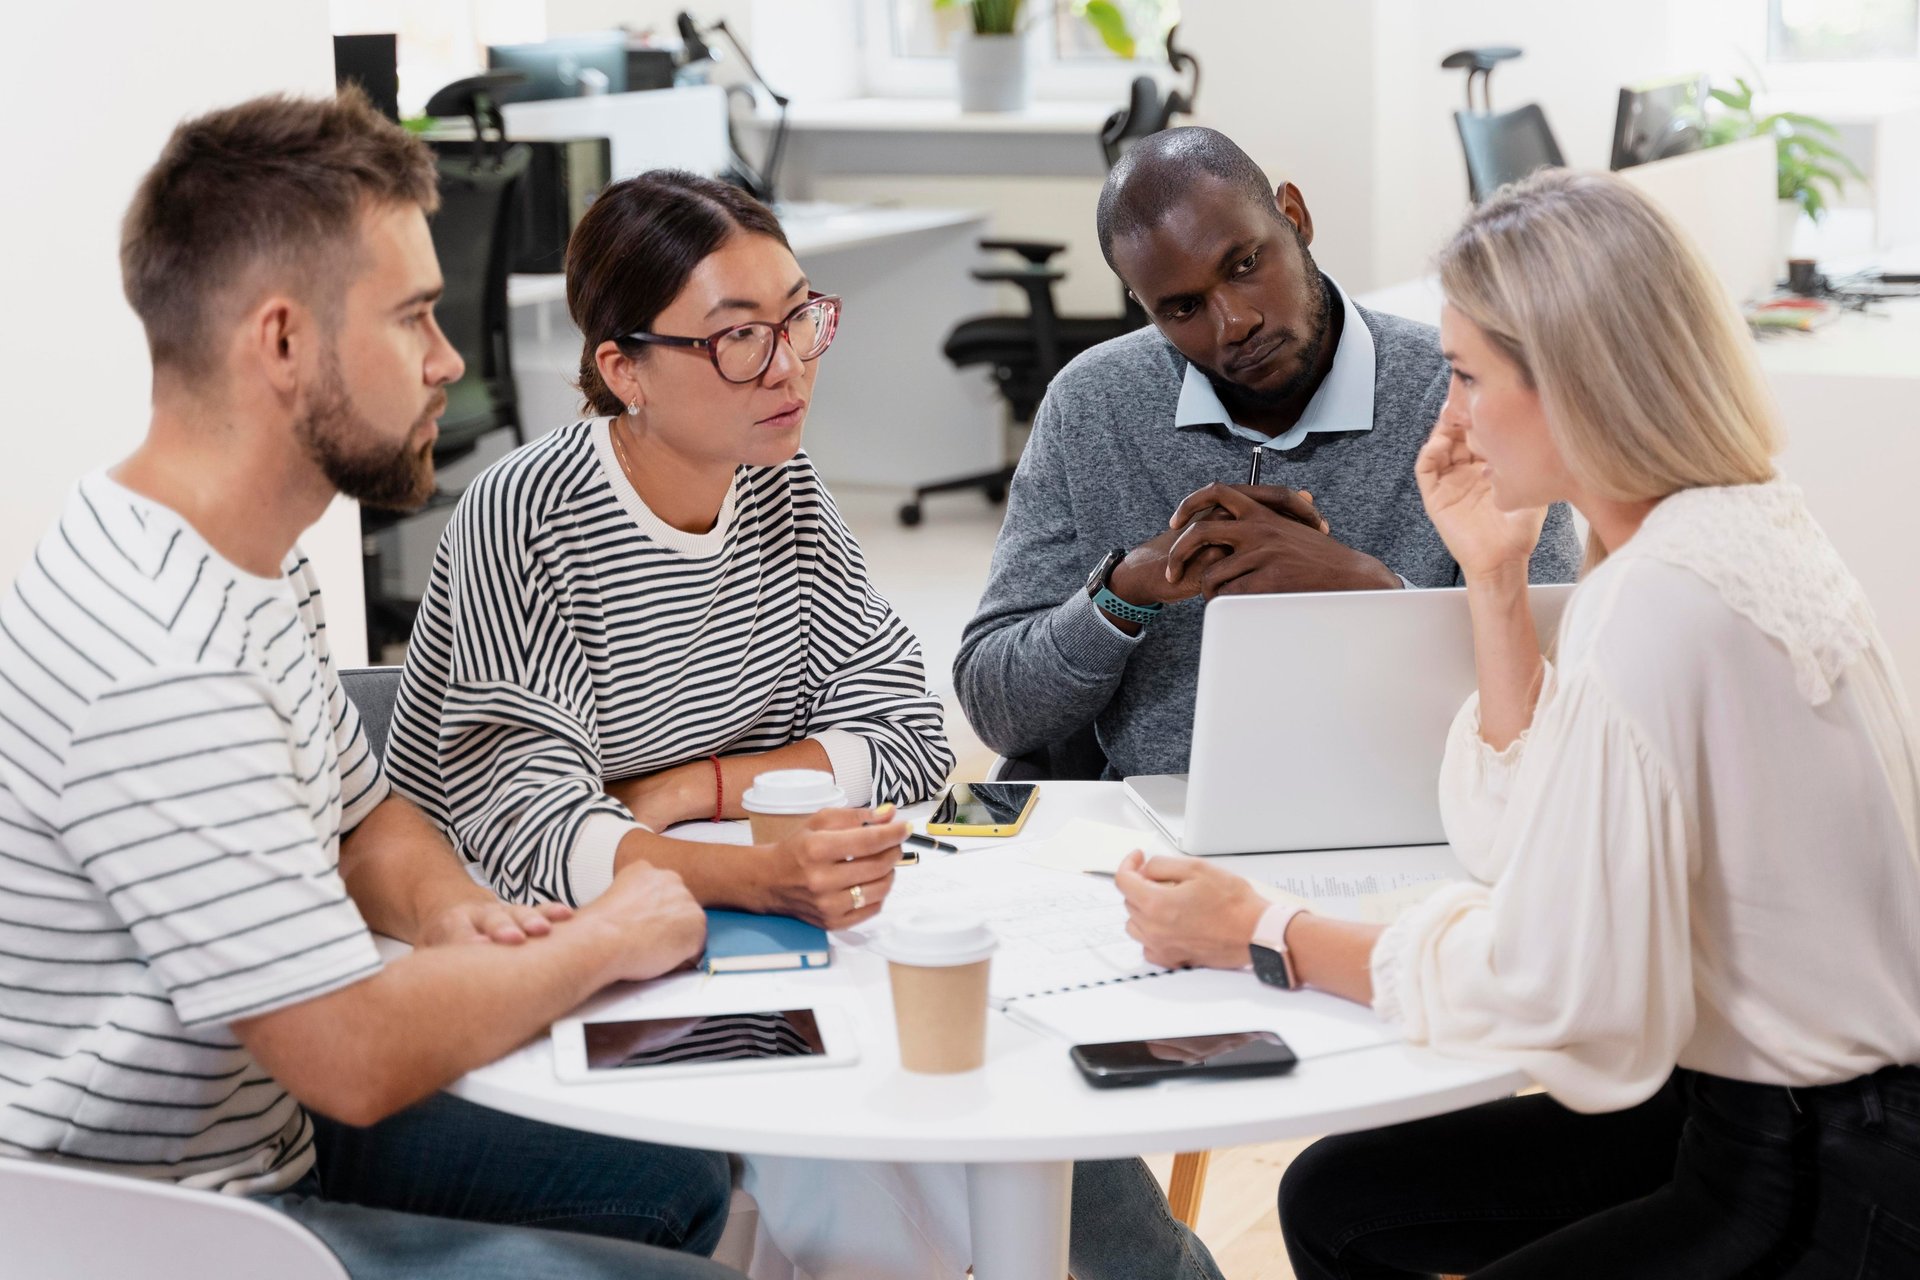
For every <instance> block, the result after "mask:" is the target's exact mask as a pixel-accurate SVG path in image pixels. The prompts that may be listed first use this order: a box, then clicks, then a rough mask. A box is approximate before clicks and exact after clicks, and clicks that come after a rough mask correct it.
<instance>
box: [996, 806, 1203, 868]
mask: <svg viewBox="0 0 1920 1280" xmlns="http://www.w3.org/2000/svg"><path fill="white" fill-rule="evenodd" d="M1135 849H1139V850H1141V851H1143V852H1144V853H1146V854H1147V856H1148V857H1153V856H1156V855H1163V854H1174V849H1173V846H1171V845H1169V844H1168V843H1167V841H1166V839H1165V837H1163V836H1162V835H1161V834H1160V833H1159V832H1157V831H1142V830H1139V829H1137V828H1134V827H1119V826H1115V825H1113V824H1112V823H1110V822H1091V821H1089V820H1087V819H1086V818H1075V819H1074V820H1073V821H1071V822H1069V823H1067V825H1066V826H1064V827H1062V828H1060V830H1059V831H1057V832H1055V833H1054V834H1053V835H1051V836H1049V837H1047V838H1046V839H1045V840H1035V841H1033V842H1032V843H1029V844H1023V845H1021V846H1020V847H1019V849H1018V850H1017V853H1018V856H1019V858H1020V860H1021V861H1022V862H1025V863H1029V864H1031V865H1033V866H1036V867H1045V868H1047V869H1048V870H1050V871H1082V872H1086V873H1087V874H1089V875H1097V876H1110V875H1113V874H1114V873H1115V872H1117V871H1118V870H1120V864H1121V863H1122V862H1124V861H1125V860H1126V857H1127V855H1128V854H1130V853H1132V852H1133V851H1134V850H1135ZM1175 856H1185V855H1175Z"/></svg>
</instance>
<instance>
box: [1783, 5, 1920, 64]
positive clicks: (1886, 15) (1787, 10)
mask: <svg viewBox="0 0 1920 1280" xmlns="http://www.w3.org/2000/svg"><path fill="white" fill-rule="evenodd" d="M1915 57H1920V0H1768V3H1767V60H1768V61H1769V62H1776V63H1778V62H1870V61H1879V60H1883V59H1888V58H1908V59H1911V58H1915Z"/></svg>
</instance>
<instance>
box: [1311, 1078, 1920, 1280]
mask: <svg viewBox="0 0 1920 1280" xmlns="http://www.w3.org/2000/svg"><path fill="white" fill-rule="evenodd" d="M1280 1226H1281V1230H1282V1231H1283V1232H1284V1234H1285V1237H1286V1242H1287V1252H1288V1254H1289V1256H1290V1257H1291V1258H1292V1260H1293V1269H1294V1273H1295V1274H1296V1275H1297V1276H1298V1277H1299V1278H1300V1280H1336V1278H1337V1280H1387V1278H1388V1277H1395V1278H1399V1277H1408V1276H1430V1275H1433V1274H1435V1273H1460V1274H1468V1275H1472V1276H1474V1277H1476V1278H1480V1277H1484V1278H1485V1280H1518V1278H1519V1277H1551V1278H1552V1280H1579V1278H1580V1277H1588V1276H1591V1277H1596V1278H1597V1277H1605V1278H1606V1280H1666V1278H1668V1277H1671V1278H1672V1280H1721V1278H1722V1277H1735V1276H1738V1277H1743V1278H1747V1277H1752V1278H1754V1280H1759V1278H1761V1277H1781V1278H1787V1280H1813V1278H1815V1277H1820V1278H1822V1280H1824V1278H1826V1277H1833V1278H1834V1280H1880V1278H1885V1280H1893V1278H1894V1277H1900V1278H1901V1280H1913V1278H1915V1277H1920V1068H1917V1067H1889V1068H1887V1069H1886V1070H1884V1071H1880V1072H1878V1073H1876V1074H1874V1075H1870V1076H1863V1077H1861V1078H1860V1079H1858V1080H1853V1081H1849V1082H1847V1083H1845V1084H1837V1085H1828V1086H1825V1087H1822V1088H1817V1089H1784V1088H1778V1087H1774V1086H1767V1085H1754V1084H1744V1083H1741V1082H1738V1081H1733V1080H1724V1079H1721V1078H1719V1077H1717V1076H1708V1075H1701V1074H1698V1073H1695V1072H1690V1071H1679V1072H1675V1073H1674V1076H1673V1078H1672V1079H1671V1080H1669V1081H1668V1082H1667V1084H1666V1085H1665V1086H1664V1087H1663V1088H1662V1089H1661V1090H1660V1092H1659V1093H1658V1094H1656V1095H1654V1097H1653V1098H1652V1099H1651V1100H1649V1101H1648V1102H1646V1103H1643V1104H1642V1105H1640V1106H1638V1107H1634V1108H1632V1109H1631V1110H1628V1111H1618V1112H1612V1113H1609V1114H1604V1115H1581V1114H1579V1113H1577V1112H1573V1111H1569V1110H1567V1109H1566V1108H1565V1107H1563V1106H1561V1105H1560V1104H1559V1103H1557V1102H1555V1101H1553V1100H1552V1099H1551V1098H1548V1097H1546V1096H1544V1095H1529V1096H1527V1097H1521V1098H1507V1099H1503V1100H1502V1101H1499V1102H1495V1103H1490V1104H1489V1105H1487V1106H1483V1107H1475V1108H1473V1109H1471V1110H1468V1111H1461V1112H1456V1113H1454V1114H1452V1115H1446V1116H1436V1117H1434V1118H1433V1119H1431V1120H1420V1121H1416V1122H1414V1123H1412V1124H1404V1125H1396V1126H1394V1127H1392V1128H1388V1129H1376V1130H1373V1131H1371V1132H1367V1133H1355V1134H1347V1135H1343V1136H1341V1137H1337V1138H1327V1139H1324V1140H1322V1141H1320V1142H1317V1143H1315V1144H1314V1145H1313V1146H1311V1147H1309V1148H1308V1149H1307V1150H1306V1151H1305V1152H1304V1153H1302V1155H1301V1156H1300V1157H1299V1158H1298V1159H1297V1160H1295V1161H1294V1162H1293V1165H1292V1166H1291V1167H1290V1168H1289V1169H1288V1170H1287V1174H1286V1177H1285V1178H1284V1179H1282V1180H1281V1183H1280Z"/></svg>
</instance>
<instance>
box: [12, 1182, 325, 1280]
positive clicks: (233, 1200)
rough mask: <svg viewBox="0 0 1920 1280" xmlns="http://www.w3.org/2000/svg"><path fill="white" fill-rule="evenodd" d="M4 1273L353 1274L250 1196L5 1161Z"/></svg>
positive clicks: (91, 1278)
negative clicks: (195, 1189)
mask: <svg viewBox="0 0 1920 1280" xmlns="http://www.w3.org/2000/svg"><path fill="white" fill-rule="evenodd" d="M0 1241H5V1242H6V1243H5V1244H4V1246H0V1249H3V1250H4V1253H5V1258H6V1260H5V1263H4V1264H3V1265H0V1271H4V1272H5V1273H6V1274H7V1275H9V1276H20V1277H22V1278H23V1280H24V1278H25V1277H29V1276H30V1277H32V1278H33V1280H99V1278H100V1277H102V1276H139V1277H141V1278H142V1280H259V1278H260V1277H262V1276H272V1277H273V1280H348V1277H347V1272H346V1268H344V1267H342V1266H341V1265H340V1261H339V1259H337V1258H335V1257H334V1256H333V1254H332V1252H331V1251H329V1250H328V1249H327V1247H326V1246H325V1245H324V1244H321V1243H320V1240H319V1238H318V1237H316V1236H314V1235H313V1234H312V1233H311V1232H309V1231H307V1230H306V1229H305V1228H303V1227H301V1226H300V1225H299V1224H298V1223H296V1222H294V1221H293V1219H291V1218H288V1217H285V1216H283V1215H281V1214H278V1213H275V1212H274V1211H273V1210H271V1209H268V1208H266V1207H264V1206H262V1205H258V1204H255V1203H253V1202H252V1201H251V1200H244V1199H240V1198H238V1197H235V1196H223V1195H218V1194H215V1193H214V1192H210V1191H188V1190H185V1189H183V1188H181V1187H175V1186H171V1185H169V1184H167V1183H160V1182H148V1181H145V1180H143V1179H139V1178H122V1177H116V1176H113V1175H110V1174H103V1173H88V1172H85V1171H83V1170H79V1169H68V1168H63V1167H61V1166H58V1165H51V1164H41V1163H38V1162H36V1161H32V1160H12V1159H6V1158H0Z"/></svg>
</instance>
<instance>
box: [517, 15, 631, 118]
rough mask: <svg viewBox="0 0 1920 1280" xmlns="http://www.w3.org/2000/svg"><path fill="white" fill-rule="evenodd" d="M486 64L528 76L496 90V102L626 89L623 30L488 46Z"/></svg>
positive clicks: (625, 55)
mask: <svg viewBox="0 0 1920 1280" xmlns="http://www.w3.org/2000/svg"><path fill="white" fill-rule="evenodd" d="M487 66H489V67H494V68H503V69H508V70H513V71H524V72H525V73H526V75H527V82H526V83H525V84H523V85H519V86H516V87H515V88H512V89H506V90H502V91H501V93H500V95H499V99H498V100H499V101H501V102H534V101H539V100H542V99H546V98H578V97H582V96H584V95H586V94H589V93H625V92H626V91H627V35H626V32H624V31H604V32H594V33H591V34H588V35H578V36H564V37H561V38H560V39H556V40H547V41H543V42H541V43H540V44H496V45H489V46H487Z"/></svg>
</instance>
